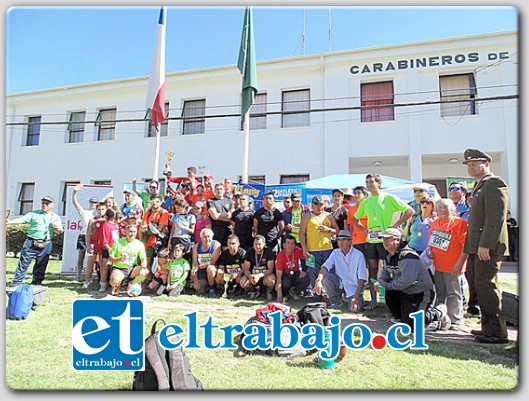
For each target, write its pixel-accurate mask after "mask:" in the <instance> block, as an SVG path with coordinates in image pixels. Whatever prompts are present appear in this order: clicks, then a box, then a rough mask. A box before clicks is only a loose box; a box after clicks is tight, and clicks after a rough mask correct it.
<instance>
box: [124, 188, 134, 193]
mask: <svg viewBox="0 0 529 401" xmlns="http://www.w3.org/2000/svg"><path fill="white" fill-rule="evenodd" d="M123 193H124V194H132V191H131V190H130V189H125V190H123Z"/></svg>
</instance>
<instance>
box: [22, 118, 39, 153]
mask: <svg viewBox="0 0 529 401" xmlns="http://www.w3.org/2000/svg"><path fill="white" fill-rule="evenodd" d="M41 121H42V117H41V116H34V117H29V118H28V134H27V138H26V146H38V144H39V140H40V122H41Z"/></svg>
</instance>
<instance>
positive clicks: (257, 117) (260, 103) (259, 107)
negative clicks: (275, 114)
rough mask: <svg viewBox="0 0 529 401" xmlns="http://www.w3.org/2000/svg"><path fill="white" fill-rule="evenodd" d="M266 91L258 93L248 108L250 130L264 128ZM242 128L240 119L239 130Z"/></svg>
mask: <svg viewBox="0 0 529 401" xmlns="http://www.w3.org/2000/svg"><path fill="white" fill-rule="evenodd" d="M266 99H267V96H266V93H258V94H257V95H256V96H255V100H254V102H253V104H252V107H251V108H250V131H253V130H256V129H266ZM242 129H244V126H243V121H242V119H241V130H242Z"/></svg>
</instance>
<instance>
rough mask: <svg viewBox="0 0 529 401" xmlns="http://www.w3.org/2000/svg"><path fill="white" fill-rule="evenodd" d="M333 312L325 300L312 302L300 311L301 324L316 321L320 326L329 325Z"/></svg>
mask: <svg viewBox="0 0 529 401" xmlns="http://www.w3.org/2000/svg"><path fill="white" fill-rule="evenodd" d="M330 318H331V314H330V313H329V311H328V310H327V304H326V303H325V302H310V303H308V304H306V305H305V306H304V307H303V308H301V309H300V310H299V311H298V319H299V321H300V323H301V325H305V324H307V323H316V324H319V325H320V326H329V324H330V322H329V319H330Z"/></svg>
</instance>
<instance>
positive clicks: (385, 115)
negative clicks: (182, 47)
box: [6, 31, 519, 216]
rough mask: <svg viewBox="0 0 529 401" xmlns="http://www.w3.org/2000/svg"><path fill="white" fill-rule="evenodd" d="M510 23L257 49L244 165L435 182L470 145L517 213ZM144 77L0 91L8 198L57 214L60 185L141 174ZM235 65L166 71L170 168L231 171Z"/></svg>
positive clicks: (16, 208)
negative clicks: (313, 47) (497, 29)
mask: <svg viewBox="0 0 529 401" xmlns="http://www.w3.org/2000/svg"><path fill="white" fill-rule="evenodd" d="M518 70H519V66H518V33H517V32H515V31H509V32H501V33H493V34H481V35H472V36H464V37H456V38H451V39H443V40H435V41H423V42H416V43H406V44H398V45H388V46H379V47H372V48H366V49H357V50H348V51H341V52H331V53H325V54H319V55H306V56H298V57H290V58H285V59H278V60H270V61H262V62H259V63H258V64H257V75H258V81H259V92H258V94H257V97H256V100H255V103H254V105H253V106H252V108H251V118H250V145H249V177H250V179H254V180H257V181H264V182H265V183H266V184H279V183H287V182H299V181H305V180H308V179H314V178H319V177H323V176H326V175H330V174H338V173H367V172H377V173H379V174H382V175H388V176H394V177H399V178H404V179H409V180H412V181H417V182H419V181H425V182H430V183H435V184H436V185H437V187H438V190H439V192H440V193H441V194H445V193H446V188H445V181H446V178H447V177H466V176H467V173H466V167H465V166H464V165H463V164H461V162H462V155H463V152H464V151H465V149H467V148H479V149H481V150H483V151H486V152H487V153H489V154H490V155H492V157H493V162H492V169H493V171H494V172H495V173H496V174H498V175H501V176H502V177H503V178H504V179H505V180H506V181H507V183H508V184H509V186H510V188H511V202H510V210H511V212H512V215H513V216H517V215H518V103H519V101H518V82H519V81H518V72H519V71H518ZM147 87H148V77H140V78H133V79H123V80H114V81H108V82H100V83H93V84H86V85H77V86H71V87H62V88H53V89H49V90H39V91H33V92H24V93H17V94H12V95H9V96H7V99H6V107H7V109H6V208H8V209H11V210H12V211H13V214H14V215H16V216H18V215H20V214H23V213H25V212H26V211H28V210H30V209H32V208H34V207H38V200H39V199H40V198H41V197H42V196H44V195H51V196H53V197H55V198H56V199H57V201H56V204H57V206H56V210H57V212H59V213H64V204H61V201H62V203H63V202H64V201H65V199H64V197H65V193H66V192H65V187H66V184H68V183H74V182H83V183H87V184H111V185H113V186H114V188H117V189H118V191H116V194H118V195H117V199H118V202H119V201H122V199H120V198H121V189H122V188H123V185H124V184H126V183H130V182H131V180H132V179H133V178H134V177H136V178H138V180H139V181H142V180H147V179H150V178H152V175H153V171H154V168H153V167H154V154H155V138H154V135H153V132H154V131H153V129H152V127H151V126H150V124H149V122H148V113H147V110H146V108H145V97H146V93H147ZM240 88H241V76H240V73H239V71H238V70H237V68H236V66H235V64H234V65H231V66H225V67H217V68H208V69H201V70H193V71H185V72H178V73H168V74H167V75H166V111H167V120H166V122H165V123H164V124H163V126H162V129H161V139H160V161H159V166H158V171H159V172H160V173H159V177H158V178H159V179H160V180H162V181H163V179H164V176H163V175H162V170H163V165H164V163H165V157H164V155H165V152H166V151H167V150H170V151H173V152H174V157H173V160H172V164H171V170H172V171H173V175H175V176H178V175H186V167H187V166H191V165H194V166H196V167H197V168H198V170H199V175H202V174H207V175H213V176H214V177H215V179H216V181H221V180H222V179H223V178H224V177H230V178H232V179H233V180H234V181H237V180H238V179H239V178H240V177H241V176H242V163H243V162H242V160H243V132H242V124H241V118H240V103H241V101H240Z"/></svg>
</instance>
